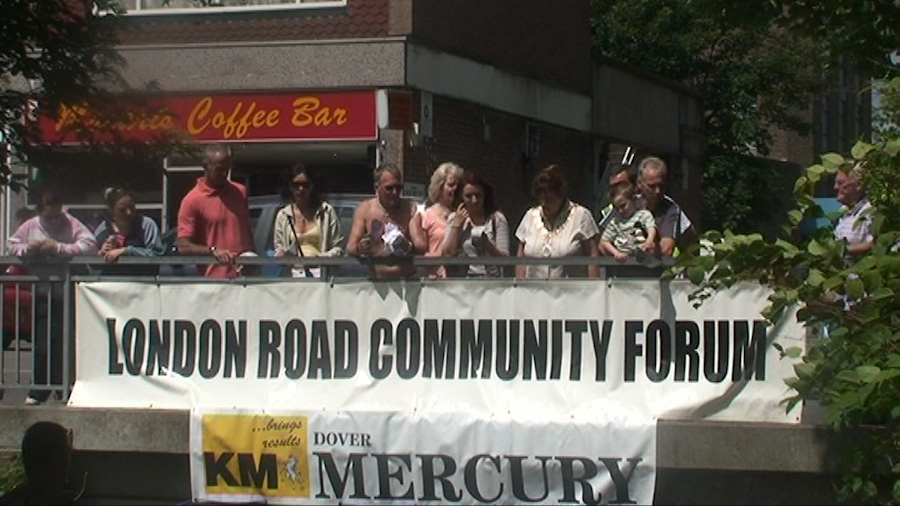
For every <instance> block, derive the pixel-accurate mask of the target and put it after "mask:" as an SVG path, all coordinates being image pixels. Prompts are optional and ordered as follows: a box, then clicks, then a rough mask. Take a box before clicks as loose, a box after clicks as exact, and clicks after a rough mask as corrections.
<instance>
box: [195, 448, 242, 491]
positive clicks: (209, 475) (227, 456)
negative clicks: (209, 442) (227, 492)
mask: <svg viewBox="0 0 900 506" xmlns="http://www.w3.org/2000/svg"><path fill="white" fill-rule="evenodd" d="M233 456H234V453H231V452H224V453H222V454H221V455H219V457H218V458H216V455H215V454H214V453H213V452H203V463H204V467H205V468H206V486H207V487H215V486H216V485H218V484H219V477H220V476H221V477H222V479H223V480H225V484H226V485H228V486H229V487H236V486H238V481H237V479H235V477H234V475H233V474H231V471H229V470H228V461H230V460H231V457H233Z"/></svg>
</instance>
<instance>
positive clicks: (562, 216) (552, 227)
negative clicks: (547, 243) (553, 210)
mask: <svg viewBox="0 0 900 506" xmlns="http://www.w3.org/2000/svg"><path fill="white" fill-rule="evenodd" d="M538 215H539V216H540V219H541V225H543V228H544V231H545V232H546V233H547V234H548V235H549V236H550V237H553V236H555V235H557V234H559V232H560V231H561V230H562V229H563V228H565V224H566V223H567V222H568V221H569V217H570V216H572V203H571V202H570V201H566V203H565V204H564V205H563V208H562V209H560V210H559V214H557V215H556V217H555V218H554V219H553V220H550V219H548V218H547V215H545V214H544V209H543V208H539V210H538Z"/></svg>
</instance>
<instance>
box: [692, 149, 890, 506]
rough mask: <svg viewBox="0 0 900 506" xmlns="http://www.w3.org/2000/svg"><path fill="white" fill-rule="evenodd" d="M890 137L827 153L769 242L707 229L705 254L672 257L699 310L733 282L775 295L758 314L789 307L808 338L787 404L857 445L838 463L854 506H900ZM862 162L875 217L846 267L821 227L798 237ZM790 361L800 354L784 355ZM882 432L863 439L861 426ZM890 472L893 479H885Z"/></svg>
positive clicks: (841, 251)
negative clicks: (826, 195)
mask: <svg viewBox="0 0 900 506" xmlns="http://www.w3.org/2000/svg"><path fill="white" fill-rule="evenodd" d="M897 140H898V139H897V137H892V138H885V139H883V140H881V141H879V142H876V143H874V144H868V143H863V142H860V143H858V144H857V145H856V146H854V148H853V150H852V157H851V158H848V159H845V158H844V157H842V156H841V155H838V154H835V153H829V154H825V155H823V156H822V161H821V163H820V164H816V165H813V166H811V167H808V168H807V169H806V170H805V171H804V172H803V173H802V174H801V176H800V177H799V178H798V179H797V181H796V184H795V186H794V200H795V203H796V208H795V209H794V210H792V211H791V212H790V213H789V214H788V218H789V224H788V225H787V226H786V227H785V229H784V232H783V234H782V236H781V237H780V238H778V239H776V240H774V241H772V240H768V241H767V240H764V239H763V238H762V237H761V236H759V235H736V234H732V233H731V232H728V231H726V232H724V233H720V232H717V231H710V232H707V233H706V234H704V237H703V241H702V244H701V248H698V249H697V250H695V251H692V252H689V253H687V254H685V255H682V257H681V258H680V259H679V265H678V266H677V267H676V270H677V271H681V272H684V273H685V275H686V277H687V278H688V279H690V280H691V281H692V282H694V283H695V284H696V285H697V286H698V289H697V290H696V292H695V293H694V294H693V295H692V298H693V299H694V300H695V301H696V303H697V304H699V303H702V301H703V300H704V299H705V298H706V297H708V296H709V295H711V294H712V293H713V292H714V291H715V290H718V289H720V288H722V287H727V286H731V285H733V284H735V283H737V282H740V281H752V282H757V283H760V284H763V285H766V286H768V287H770V288H771V289H772V290H773V292H772V294H771V296H770V297H769V305H768V306H767V307H766V308H765V310H764V311H763V316H764V317H765V318H767V319H768V320H770V321H772V322H774V321H777V320H778V319H779V318H781V317H782V316H783V315H784V314H785V311H786V310H787V309H788V308H790V307H795V306H798V307H799V309H798V312H797V318H798V319H799V320H800V321H801V322H803V323H804V324H805V326H806V328H807V329H808V331H809V335H810V336H813V337H811V338H810V339H809V342H808V348H807V353H806V355H805V356H804V357H803V358H802V362H801V363H799V364H798V365H797V366H795V374H796V376H795V377H793V378H790V379H789V380H787V383H788V385H789V386H790V387H792V388H793V389H794V392H795V393H794V394H793V395H792V396H791V397H790V398H789V399H788V400H787V404H788V406H791V407H792V406H794V405H796V403H798V402H801V401H803V400H817V401H819V402H821V403H822V404H823V406H825V408H826V410H827V416H828V420H829V421H830V423H831V424H832V426H833V427H834V428H835V429H836V430H838V431H842V432H844V433H846V434H847V437H853V438H855V440H854V443H853V444H852V445H851V446H850V451H849V453H848V454H847V455H845V458H844V462H843V464H844V466H845V475H844V478H843V480H842V482H841V484H840V487H839V495H840V498H841V499H843V500H845V501H849V502H865V503H872V502H874V503H892V502H893V503H896V502H898V501H900V493H898V492H900V479H898V476H900V475H898V474H897V473H898V471H900V444H898V443H900V253H898V251H897V249H898V244H900V232H898V231H900V194H898V193H897V191H898V188H900V180H898V178H900V150H898V149H897V148H896V146H897ZM857 164H863V165H864V167H865V170H864V171H863V175H862V180H863V182H864V184H865V186H866V188H867V190H868V195H869V198H870V200H871V201H872V203H873V205H874V206H875V209H876V210H875V212H874V214H873V231H874V234H875V236H876V241H875V245H874V247H873V248H872V250H871V251H870V252H869V253H867V254H865V255H864V256H861V257H850V256H849V255H848V254H847V253H846V251H845V247H844V244H843V243H842V242H839V241H836V240H835V239H834V236H833V231H832V230H831V229H830V228H828V227H826V228H824V229H820V230H817V231H815V232H814V233H813V234H812V235H809V236H807V237H802V236H800V233H799V225H800V224H801V223H802V221H803V220H804V219H811V218H815V217H819V216H821V215H822V210H821V209H820V208H819V207H818V206H817V205H816V203H815V201H814V200H813V199H812V196H813V192H814V190H815V188H816V186H817V183H818V182H819V181H821V180H823V179H825V178H828V177H830V176H833V175H834V174H835V173H836V172H837V171H848V170H851V169H852V168H853V167H854V166H856V165H857ZM782 353H783V354H785V355H792V354H793V355H796V354H797V353H798V350H782ZM870 424H877V425H880V426H881V428H880V429H879V430H872V431H863V432H860V431H859V428H860V427H861V426H864V425H870ZM892 470H893V471H892Z"/></svg>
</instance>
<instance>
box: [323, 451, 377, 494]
mask: <svg viewBox="0 0 900 506" xmlns="http://www.w3.org/2000/svg"><path fill="white" fill-rule="evenodd" d="M313 455H315V456H316V458H317V459H318V461H319V493H318V494H316V498H319V499H333V498H338V499H339V498H341V497H343V496H344V488H346V487H347V480H349V479H350V476H351V472H352V476H353V495H351V496H350V499H371V498H370V497H369V496H367V495H366V482H365V480H364V479H363V464H362V459H363V457H365V456H366V455H365V454H364V453H351V454H349V455H347V466H346V467H345V468H344V475H343V476H341V472H340V471H339V470H338V468H337V464H335V463H334V457H333V456H332V455H331V454H330V453H328V452H313ZM325 478H328V484H329V485H331V490H332V492H334V497H332V496H330V495H328V492H326V491H325Z"/></svg>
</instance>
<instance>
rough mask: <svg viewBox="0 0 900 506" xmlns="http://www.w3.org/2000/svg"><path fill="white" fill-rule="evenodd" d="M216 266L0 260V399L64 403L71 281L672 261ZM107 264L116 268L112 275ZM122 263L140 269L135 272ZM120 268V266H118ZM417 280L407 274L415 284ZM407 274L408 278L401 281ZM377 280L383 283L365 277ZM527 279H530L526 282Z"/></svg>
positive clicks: (609, 266)
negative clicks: (238, 271) (238, 270)
mask: <svg viewBox="0 0 900 506" xmlns="http://www.w3.org/2000/svg"><path fill="white" fill-rule="evenodd" d="M213 263H216V260H215V258H214V257H212V256H163V257H152V258H144V257H120V258H119V259H118V261H117V262H116V263H115V264H110V263H107V262H106V261H105V260H104V259H103V258H101V257H98V256H79V257H74V258H71V259H67V260H54V261H45V262H35V261H29V260H23V259H20V258H18V257H0V265H4V266H16V267H15V269H16V270H17V271H19V272H22V271H24V272H27V273H25V274H23V273H17V274H0V287H2V289H3V292H2V293H3V301H2V304H0V322H2V333H3V349H2V353H0V393H3V394H4V395H2V396H0V399H4V397H5V400H4V402H6V403H17V402H21V401H22V400H23V399H24V398H30V399H34V400H35V401H39V402H44V401H47V400H55V401H63V402H64V401H66V400H67V399H68V397H69V394H70V392H71V388H72V386H73V383H74V374H73V372H74V370H75V369H74V364H75V361H74V354H75V352H74V350H75V346H74V338H75V330H74V329H75V318H74V313H75V311H74V297H73V294H74V284H75V283H78V282H83V281H98V280H103V279H108V280H123V279H127V280H135V281H138V280H153V281H155V282H157V283H235V282H239V283H265V282H271V281H273V280H279V281H280V282H292V281H298V282H321V281H330V280H334V279H359V280H361V281H366V280H367V275H368V272H369V269H370V267H372V266H374V265H400V264H405V265H411V266H412V267H415V268H416V269H417V272H419V273H421V274H422V275H421V277H418V279H419V280H420V281H421V282H427V283H440V282H441V281H440V280H431V279H428V276H427V274H426V272H427V269H428V268H429V267H435V266H440V265H443V266H460V267H462V266H468V265H471V264H477V265H486V266H500V267H504V268H506V269H507V270H506V273H507V274H508V275H507V276H506V278H507V279H511V278H513V277H514V269H513V268H514V267H515V266H517V265H548V266H577V267H585V266H589V265H597V266H599V267H600V278H601V279H612V278H615V277H641V278H647V277H659V275H660V274H661V273H662V271H663V269H665V268H666V267H669V266H672V265H674V262H673V260H672V259H670V258H666V259H662V260H660V259H654V261H652V262H639V261H637V260H635V259H628V260H627V261H625V262H617V261H616V260H615V259H613V258H611V257H567V258H515V257H506V258H502V257H476V258H471V257H412V258H399V257H370V258H356V257H333V258H305V259H303V262H302V263H303V264H305V265H308V266H311V267H312V266H316V267H322V268H323V269H322V271H323V272H326V273H327V274H326V275H324V276H322V277H320V278H318V279H296V278H291V277H290V274H289V272H288V273H285V269H286V268H287V269H289V267H290V266H292V265H295V264H297V263H298V259H297V257H281V258H270V257H239V258H237V259H235V264H237V265H240V266H243V267H244V268H245V269H244V270H243V274H242V275H241V276H239V277H236V278H218V279H217V278H207V277H204V276H202V272H203V271H202V269H198V268H197V266H201V267H202V266H206V265H209V264H213ZM110 265H116V266H119V267H118V268H119V269H120V270H119V271H116V272H113V273H110V272H108V269H107V268H108V267H109V266H110ZM128 266H133V267H135V268H136V269H138V270H140V269H142V268H144V269H145V268H147V267H152V268H153V270H154V271H155V270H156V269H157V268H158V271H159V272H158V273H154V274H152V275H149V274H147V273H146V272H147V271H146V270H143V271H141V272H139V273H138V274H135V273H134V272H128ZM121 269H125V271H122V270H121ZM416 279H417V278H413V280H412V281H415V280H416ZM492 279H496V278H472V279H469V280H467V282H472V283H485V282H491V280H492ZM409 281H410V279H409V278H407V279H406V282H409ZM366 282H371V283H380V282H381V281H366ZM529 282H532V281H531V280H529Z"/></svg>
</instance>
